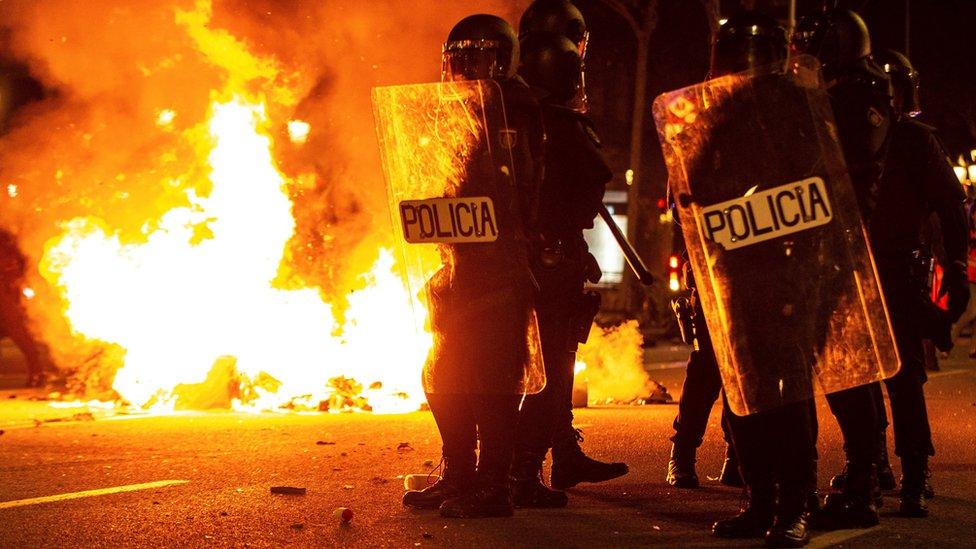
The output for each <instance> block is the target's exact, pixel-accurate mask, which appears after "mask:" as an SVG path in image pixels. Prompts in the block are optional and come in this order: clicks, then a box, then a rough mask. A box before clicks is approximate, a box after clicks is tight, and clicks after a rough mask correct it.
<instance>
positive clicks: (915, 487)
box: [898, 456, 929, 518]
mask: <svg viewBox="0 0 976 549" xmlns="http://www.w3.org/2000/svg"><path fill="white" fill-rule="evenodd" d="M901 470H902V475H903V476H902V478H901V503H900V505H899V507H898V513H899V514H900V515H901V516H903V517H915V518H924V517H927V516H929V507H928V503H927V502H926V501H925V484H926V478H925V472H926V471H927V470H928V456H911V457H908V456H906V457H902V458H901Z"/></svg>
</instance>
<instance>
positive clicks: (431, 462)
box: [424, 459, 434, 467]
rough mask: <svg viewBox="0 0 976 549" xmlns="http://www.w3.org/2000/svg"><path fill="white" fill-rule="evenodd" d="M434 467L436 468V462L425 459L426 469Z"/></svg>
mask: <svg viewBox="0 0 976 549" xmlns="http://www.w3.org/2000/svg"><path fill="white" fill-rule="evenodd" d="M433 466H434V460H432V459H425V460H424V467H433Z"/></svg>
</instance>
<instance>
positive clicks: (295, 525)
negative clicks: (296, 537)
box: [290, 522, 305, 530]
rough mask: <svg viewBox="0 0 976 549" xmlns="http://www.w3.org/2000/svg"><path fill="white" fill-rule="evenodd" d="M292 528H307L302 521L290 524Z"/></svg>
mask: <svg viewBox="0 0 976 549" xmlns="http://www.w3.org/2000/svg"><path fill="white" fill-rule="evenodd" d="M290 528H291V529H292V530H304V529H305V525H304V524H302V523H300V522H296V523H295V524H292V525H291V526H290Z"/></svg>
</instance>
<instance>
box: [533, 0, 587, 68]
mask: <svg viewBox="0 0 976 549" xmlns="http://www.w3.org/2000/svg"><path fill="white" fill-rule="evenodd" d="M540 32H547V33H551V34H559V35H562V36H565V37H566V38H568V39H569V40H570V41H572V42H573V44H574V45H575V46H576V49H577V51H578V52H579V56H580V59H582V58H583V57H585V56H586V43H587V41H588V40H589V33H588V32H587V31H586V20H584V19H583V14H582V13H580V10H578V9H577V8H576V6H574V5H573V4H572V2H569V1H568V0H535V2H532V4H531V5H530V6H529V7H528V8H526V10H525V13H523V14H522V18H521V19H519V27H518V34H519V40H521V39H523V38H525V37H526V36H528V35H529V34H535V33H540Z"/></svg>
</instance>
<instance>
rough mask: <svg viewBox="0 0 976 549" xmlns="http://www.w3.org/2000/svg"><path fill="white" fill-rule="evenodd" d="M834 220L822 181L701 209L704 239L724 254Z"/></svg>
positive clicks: (803, 183) (813, 179)
mask: <svg viewBox="0 0 976 549" xmlns="http://www.w3.org/2000/svg"><path fill="white" fill-rule="evenodd" d="M832 218H833V212H832V209H831V206H830V200H829V198H828V196H827V188H826V186H825V185H824V181H823V179H821V178H819V177H811V178H809V179H804V180H802V181H797V182H795V183H789V184H787V185H782V186H779V187H775V188H772V189H769V190H766V191H761V192H757V193H753V194H751V195H748V196H744V197H742V198H736V199H733V200H728V201H726V202H721V203H718V204H713V205H711V206H708V207H705V208H702V212H701V224H702V227H703V228H704V230H705V236H706V237H707V238H708V239H709V240H713V241H714V242H716V243H718V244H720V245H721V246H722V247H723V248H725V249H726V250H732V249H735V248H741V247H743V246H749V245H751V244H756V243H758V242H763V241H765V240H770V239H773V238H778V237H780V236H784V235H788V234H792V233H796V232H800V231H804V230H807V229H812V228H813V227H818V226H820V225H825V224H827V223H829V222H830V220H831V219H832Z"/></svg>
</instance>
